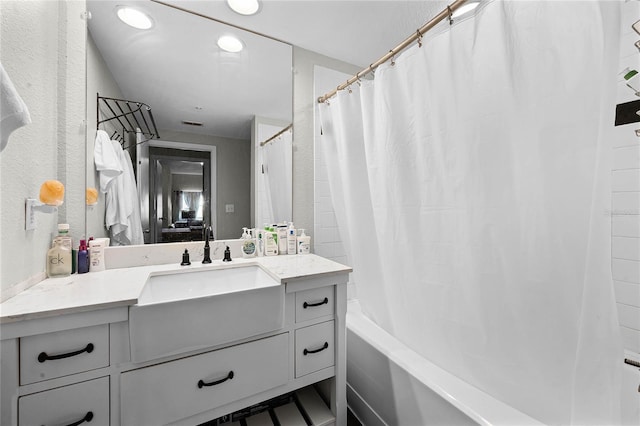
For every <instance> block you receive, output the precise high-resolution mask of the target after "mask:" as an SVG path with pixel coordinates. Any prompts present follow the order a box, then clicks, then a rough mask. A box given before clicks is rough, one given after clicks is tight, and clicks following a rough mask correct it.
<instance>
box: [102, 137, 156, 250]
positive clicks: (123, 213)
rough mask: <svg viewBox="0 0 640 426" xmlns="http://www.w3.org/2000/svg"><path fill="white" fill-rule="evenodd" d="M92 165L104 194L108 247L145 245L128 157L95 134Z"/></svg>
mask: <svg viewBox="0 0 640 426" xmlns="http://www.w3.org/2000/svg"><path fill="white" fill-rule="evenodd" d="M94 162H95V164H96V170H98V172H99V175H100V191H101V192H103V193H104V194H105V226H106V227H107V229H109V234H110V237H111V245H131V244H144V238H143V234H142V223H141V221H140V204H139V201H138V191H137V189H136V181H135V175H134V173H133V165H132V164H131V157H130V156H129V153H128V152H126V151H124V150H123V149H122V146H121V145H120V143H118V142H117V141H112V140H110V139H109V136H108V134H107V133H106V132H105V131H104V130H98V132H97V134H96V143H95V147H94Z"/></svg>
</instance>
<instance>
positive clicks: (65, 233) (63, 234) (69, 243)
mask: <svg viewBox="0 0 640 426" xmlns="http://www.w3.org/2000/svg"><path fill="white" fill-rule="evenodd" d="M55 239H60V240H61V241H62V244H63V245H64V246H65V247H67V248H68V249H69V251H70V252H71V273H72V274H75V273H76V259H77V252H76V250H75V249H74V248H73V239H72V238H71V235H70V234H69V224H68V223H59V224H58V235H57V236H56V237H55V238H54V240H55Z"/></svg>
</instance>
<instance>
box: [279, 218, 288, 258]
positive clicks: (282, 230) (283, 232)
mask: <svg viewBox="0 0 640 426" xmlns="http://www.w3.org/2000/svg"><path fill="white" fill-rule="evenodd" d="M277 232H278V254H287V224H286V222H285V223H282V224H278V227H277Z"/></svg>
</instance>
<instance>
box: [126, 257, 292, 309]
mask: <svg viewBox="0 0 640 426" xmlns="http://www.w3.org/2000/svg"><path fill="white" fill-rule="evenodd" d="M279 285H280V283H279V282H277V281H276V280H274V279H273V278H271V276H270V275H268V274H267V273H266V272H264V271H263V270H262V269H261V268H260V267H259V266H256V265H251V266H244V267H237V268H227V269H213V270H205V271H188V272H186V271H185V272H178V273H172V274H165V275H151V276H150V277H149V279H148V280H147V283H146V284H145V286H144V288H143V290H142V293H141V294H140V297H138V305H149V304H152V303H163V302H173V301H178V300H184V299H193V298H196V297H206V296H215V295H220V294H225V293H234V292H237V291H246V290H251V289H257V288H264V287H271V286H279Z"/></svg>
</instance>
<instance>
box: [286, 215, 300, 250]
mask: <svg viewBox="0 0 640 426" xmlns="http://www.w3.org/2000/svg"><path fill="white" fill-rule="evenodd" d="M296 240H297V234H296V228H294V227H293V222H289V229H287V254H296V253H297V250H298V247H297V246H298V244H297V241H296Z"/></svg>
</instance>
